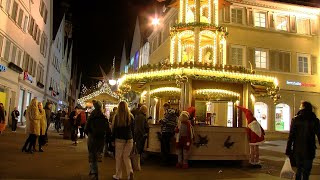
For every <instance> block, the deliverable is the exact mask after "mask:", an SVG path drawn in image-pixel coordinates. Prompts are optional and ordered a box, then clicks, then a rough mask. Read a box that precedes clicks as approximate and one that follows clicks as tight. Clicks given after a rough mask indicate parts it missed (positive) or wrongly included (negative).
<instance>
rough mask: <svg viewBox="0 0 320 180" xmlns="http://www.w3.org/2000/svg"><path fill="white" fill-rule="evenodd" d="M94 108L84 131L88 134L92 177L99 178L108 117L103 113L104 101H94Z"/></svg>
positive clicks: (90, 173)
mask: <svg viewBox="0 0 320 180" xmlns="http://www.w3.org/2000/svg"><path fill="white" fill-rule="evenodd" d="M93 106H94V108H95V109H94V110H93V111H92V113H91V115H90V117H89V118H88V121H87V123H86V126H85V129H84V132H85V133H86V134H87V135H88V141H87V145H88V152H89V164H90V172H89V175H90V176H91V179H95V180H97V179H98V163H97V161H98V154H99V153H100V152H101V149H103V146H104V141H105V140H104V138H105V134H106V128H105V127H106V126H107V122H108V120H107V118H106V117H105V116H104V114H103V113H102V103H101V102H100V101H94V102H93Z"/></svg>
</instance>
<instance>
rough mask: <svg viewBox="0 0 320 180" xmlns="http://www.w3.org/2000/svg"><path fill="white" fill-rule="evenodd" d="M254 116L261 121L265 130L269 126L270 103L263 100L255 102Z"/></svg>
mask: <svg viewBox="0 0 320 180" xmlns="http://www.w3.org/2000/svg"><path fill="white" fill-rule="evenodd" d="M254 117H256V119H257V121H258V122H259V123H260V125H261V127H262V128H263V129H264V130H267V128H268V105H267V104H266V103H263V102H256V103H255V104H254Z"/></svg>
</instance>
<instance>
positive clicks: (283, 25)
mask: <svg viewBox="0 0 320 180" xmlns="http://www.w3.org/2000/svg"><path fill="white" fill-rule="evenodd" d="M287 24H288V17H287V16H278V17H277V29H278V30H282V31H288V26H287Z"/></svg>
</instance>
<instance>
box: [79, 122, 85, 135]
mask: <svg viewBox="0 0 320 180" xmlns="http://www.w3.org/2000/svg"><path fill="white" fill-rule="evenodd" d="M84 127H85V124H82V125H81V128H79V131H80V138H84V136H85V134H84Z"/></svg>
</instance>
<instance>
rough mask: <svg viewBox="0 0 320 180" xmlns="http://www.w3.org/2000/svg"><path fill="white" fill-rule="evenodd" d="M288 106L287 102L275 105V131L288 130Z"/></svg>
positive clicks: (289, 121) (289, 119)
mask: <svg viewBox="0 0 320 180" xmlns="http://www.w3.org/2000/svg"><path fill="white" fill-rule="evenodd" d="M290 123H291V118H290V107H289V106H288V105H287V104H282V103H281V104H278V105H276V118H275V129H276V131H289V130H290Z"/></svg>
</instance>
